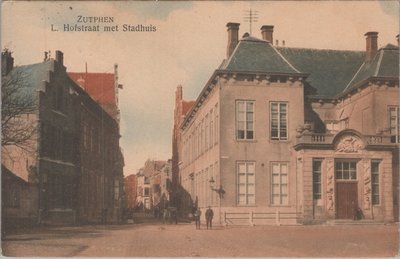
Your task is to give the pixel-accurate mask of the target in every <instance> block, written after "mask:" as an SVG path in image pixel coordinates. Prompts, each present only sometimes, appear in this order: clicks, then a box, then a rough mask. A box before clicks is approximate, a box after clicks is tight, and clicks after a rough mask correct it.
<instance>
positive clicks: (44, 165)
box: [2, 51, 123, 223]
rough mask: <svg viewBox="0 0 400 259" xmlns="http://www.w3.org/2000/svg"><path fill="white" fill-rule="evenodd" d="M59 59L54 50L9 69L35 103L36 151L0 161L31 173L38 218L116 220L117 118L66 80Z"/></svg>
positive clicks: (119, 175) (47, 220)
mask: <svg viewBox="0 0 400 259" xmlns="http://www.w3.org/2000/svg"><path fill="white" fill-rule="evenodd" d="M63 60H64V57H63V53H62V52H60V51H56V55H55V59H50V58H48V56H47V55H46V57H45V59H44V61H43V62H41V63H37V64H32V65H26V66H19V67H13V68H12V69H11V70H10V72H9V76H11V77H21V78H22V79H23V83H24V85H25V90H24V94H26V95H28V96H30V97H31V98H32V99H33V100H34V103H35V107H36V111H35V112H34V113H33V114H30V115H29V119H30V120H33V121H34V122H35V123H37V124H36V127H35V138H34V146H35V152H34V153H31V154H29V155H27V156H26V159H20V160H19V163H18V165H16V164H15V163H13V162H12V161H7V159H5V157H7V156H3V160H2V163H3V164H5V165H8V164H12V165H13V168H10V170H12V171H13V172H15V173H16V174H17V175H25V176H27V175H28V176H32V177H31V179H32V181H31V182H35V183H36V184H37V186H38V196H39V197H38V217H39V218H38V220H39V222H42V223H76V222H88V221H90V222H99V221H101V220H103V221H104V220H108V221H117V220H118V219H119V216H120V209H121V198H120V197H121V195H120V194H121V193H122V180H123V176H122V167H123V157H122V154H121V151H120V147H119V138H120V135H119V125H118V122H117V121H115V120H114V119H113V118H112V117H111V116H110V115H109V114H108V113H106V112H105V111H104V110H103V108H102V107H101V106H99V104H98V103H96V101H94V100H93V99H92V98H91V96H90V95H89V94H88V93H87V92H85V91H84V90H83V89H82V88H81V87H79V86H78V85H77V84H76V83H75V82H74V81H73V80H71V79H70V77H69V76H68V74H67V72H66V67H65V66H64V63H63ZM112 87H114V85H113V86H112ZM18 149H19V148H18V147H15V148H14V149H11V150H13V151H12V153H14V154H16V152H17V151H18ZM9 150H10V149H8V150H4V148H2V151H3V152H9ZM3 155H4V154H3ZM14 161H15V160H14ZM99 161H100V163H99ZM22 164H23V165H22ZM39 190H40V191H39Z"/></svg>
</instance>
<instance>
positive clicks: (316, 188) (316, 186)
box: [312, 159, 322, 200]
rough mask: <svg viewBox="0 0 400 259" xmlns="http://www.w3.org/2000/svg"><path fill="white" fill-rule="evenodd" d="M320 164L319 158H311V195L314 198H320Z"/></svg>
mask: <svg viewBox="0 0 400 259" xmlns="http://www.w3.org/2000/svg"><path fill="white" fill-rule="evenodd" d="M321 164H322V161H321V160H319V159H315V160H313V168H312V170H313V197H314V200H319V199H321Z"/></svg>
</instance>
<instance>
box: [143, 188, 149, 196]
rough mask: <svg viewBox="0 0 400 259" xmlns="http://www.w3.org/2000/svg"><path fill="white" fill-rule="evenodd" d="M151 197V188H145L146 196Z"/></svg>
mask: <svg viewBox="0 0 400 259" xmlns="http://www.w3.org/2000/svg"><path fill="white" fill-rule="evenodd" d="M149 195H150V188H149V187H145V188H144V196H149Z"/></svg>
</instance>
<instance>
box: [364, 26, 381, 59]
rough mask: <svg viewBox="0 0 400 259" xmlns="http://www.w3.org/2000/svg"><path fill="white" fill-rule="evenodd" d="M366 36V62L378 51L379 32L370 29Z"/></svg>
mask: <svg viewBox="0 0 400 259" xmlns="http://www.w3.org/2000/svg"><path fill="white" fill-rule="evenodd" d="M364 36H366V37H367V38H366V43H367V47H366V55H365V62H370V61H371V60H372V59H373V58H374V56H375V54H376V52H377V51H378V32H376V31H370V32H367V33H366V34H364Z"/></svg>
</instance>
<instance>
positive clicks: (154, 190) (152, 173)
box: [137, 159, 166, 210]
mask: <svg viewBox="0 0 400 259" xmlns="http://www.w3.org/2000/svg"><path fill="white" fill-rule="evenodd" d="M165 164H166V162H165V161H154V160H150V159H149V160H147V161H146V162H145V164H144V167H143V168H141V169H139V172H138V173H137V181H138V188H137V204H138V205H139V206H142V207H143V208H144V209H147V210H150V209H153V207H154V206H159V204H160V201H161V196H162V193H161V174H162V173H163V171H162V170H163V168H164V166H165Z"/></svg>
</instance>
